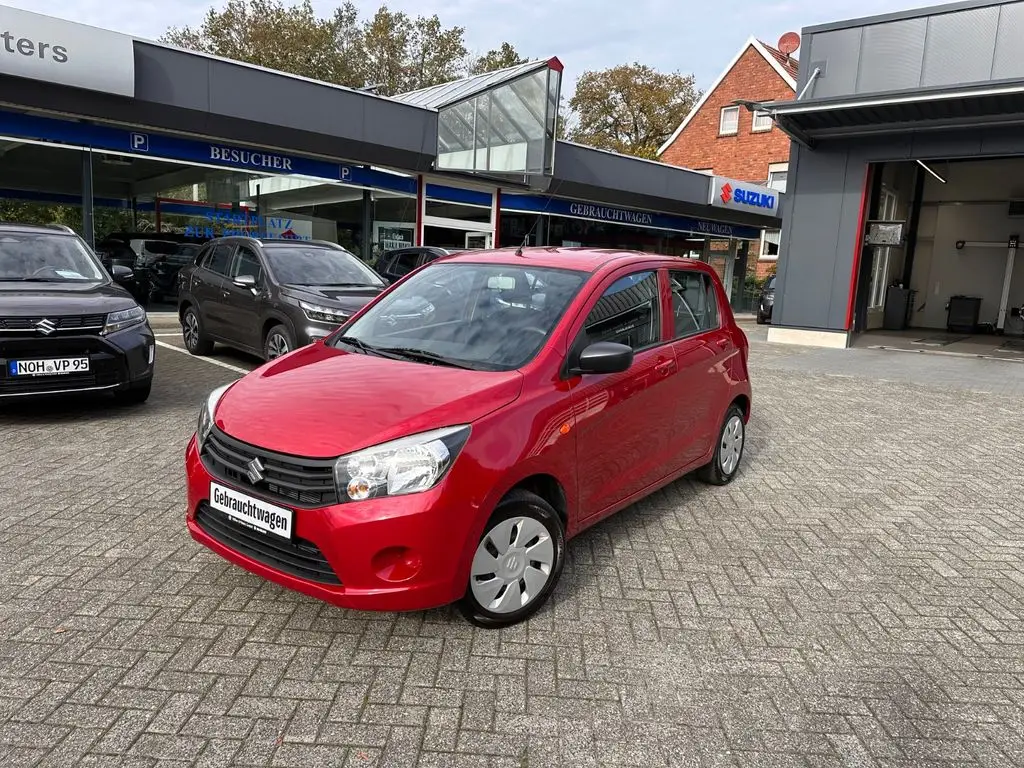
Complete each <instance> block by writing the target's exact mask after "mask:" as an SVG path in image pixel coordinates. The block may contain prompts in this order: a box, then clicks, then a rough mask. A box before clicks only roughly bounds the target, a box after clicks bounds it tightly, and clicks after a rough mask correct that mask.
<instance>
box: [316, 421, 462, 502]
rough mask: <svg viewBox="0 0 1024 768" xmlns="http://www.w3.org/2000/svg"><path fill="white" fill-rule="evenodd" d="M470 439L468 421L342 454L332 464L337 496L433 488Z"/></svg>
mask: <svg viewBox="0 0 1024 768" xmlns="http://www.w3.org/2000/svg"><path fill="white" fill-rule="evenodd" d="M468 439H469V425H463V426H458V427H447V428H445V429H435V430H433V431H431V432H423V433H421V434H418V435H411V436H410V437H403V438H401V439H399V440H393V441H392V442H389V443H382V444H381V445H376V446H374V447H372V448H366V449H364V450H362V451H356V452H355V453H350V454H348V455H347V456H342V457H341V458H340V459H338V460H337V461H336V462H335V464H334V482H335V483H336V484H337V486H338V496H339V497H340V498H341V499H342V500H345V499H350V500H352V501H363V500H365V499H376V498H379V497H381V496H402V495H405V494H409V493H419V492H420V491H426V490H429V489H430V488H433V487H434V486H435V485H437V484H438V483H439V482H441V479H442V478H443V477H444V476H445V474H446V473H447V472H448V470H449V469H451V466H452V464H454V463H455V459H456V457H457V456H458V455H459V452H460V451H461V450H462V448H463V446H464V445H465V444H466V440H468Z"/></svg>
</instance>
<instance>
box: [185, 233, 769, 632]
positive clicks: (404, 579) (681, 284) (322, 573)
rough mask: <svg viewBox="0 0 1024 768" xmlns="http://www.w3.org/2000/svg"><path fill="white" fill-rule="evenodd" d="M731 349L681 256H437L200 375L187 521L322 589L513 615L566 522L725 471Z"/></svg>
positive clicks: (351, 596)
mask: <svg viewBox="0 0 1024 768" xmlns="http://www.w3.org/2000/svg"><path fill="white" fill-rule="evenodd" d="M748 349H749V348H748V345H747V338H746V336H745V335H744V333H743V331H741V330H740V329H739V328H738V327H737V325H736V323H735V321H734V319H733V316H732V312H731V310H730V308H729V304H728V301H727V300H726V296H725V293H724V291H723V290H722V285H721V283H720V282H719V280H718V278H717V276H716V275H715V273H714V272H713V271H712V270H711V269H710V268H708V267H707V266H706V265H705V264H702V263H699V262H696V261H689V260H681V259H676V258H669V257H662V256H657V255H652V254H647V253H635V252H624V251H610V250H588V249H565V248H533V249H521V250H517V251H513V250H497V251H476V252H470V253H465V254H461V255H456V256H450V257H446V258H441V259H439V260H437V261H434V262H432V263H431V264H429V265H427V266H425V267H421V268H420V269H418V270H417V271H415V272H412V273H410V274H409V275H408V276H406V277H405V278H403V279H402V280H401V281H399V282H397V283H395V284H394V285H393V286H391V287H390V288H389V289H388V290H387V291H385V292H384V293H383V294H381V295H380V296H379V297H378V298H377V299H375V300H374V301H373V302H371V303H370V304H368V305H367V306H366V307H365V308H364V309H363V310H361V311H360V312H359V313H358V314H356V315H354V316H353V317H352V318H351V319H350V320H349V321H348V322H347V323H346V324H345V325H344V326H342V327H341V328H339V329H338V331H336V332H335V333H334V334H333V335H331V336H329V337H328V338H326V339H324V340H322V341H319V342H317V343H315V344H312V345H309V346H306V347H303V348H301V349H297V350H295V351H293V352H291V353H290V354H287V355H285V356H283V357H280V358H278V359H276V360H274V361H272V362H269V363H267V364H265V365H263V366H262V367H260V368H258V369H256V370H255V371H253V372H252V373H250V374H248V375H246V376H244V377H243V378H241V379H240V380H238V381H236V382H235V383H233V384H231V385H228V386H226V387H221V388H219V389H217V390H215V391H214V392H213V393H211V395H210V396H209V398H208V399H207V401H206V402H205V403H204V405H203V407H202V409H201V412H200V415H199V424H198V429H197V432H196V435H195V436H194V437H193V438H192V440H191V441H190V442H189V445H188V449H187V452H186V456H185V462H186V470H187V474H188V511H187V523H188V528H189V531H190V532H191V534H192V536H193V537H194V538H195V539H196V540H197V541H199V542H200V543H202V544H204V545H206V546H207V547H209V548H210V549H212V550H213V551H214V552H216V553H217V554H219V555H221V556H222V557H224V558H226V559H228V560H230V561H232V562H234V563H236V564H238V565H240V566H242V567H243V568H246V569H248V570H250V571H252V572H253V573H256V574H258V575H260V576H263V577H264V578H267V579H270V580H272V581H274V582H277V583H278V584H281V585H283V586H285V587H289V588H291V589H295V590H298V591H300V592H304V593H306V594H307V595H312V596H313V597H317V598H320V599H323V600H327V601H329V602H331V603H335V604H337V605H340V606H345V607H349V608H356V609H364V610H382V611H402V610H419V609H426V608H431V607H436V606H441V605H446V604H449V603H452V602H455V601H458V602H459V605H460V607H461V609H462V611H463V613H464V614H465V615H466V617H467V618H468V619H469V620H470V621H473V622H474V623H476V624H478V625H481V626H488V627H498V626H505V625H508V624H513V623H515V622H518V621H521V620H522V619H524V618H526V617H527V616H529V615H531V614H532V613H533V612H535V611H536V610H537V609H538V608H540V607H541V605H543V604H544V602H545V601H546V600H547V598H548V597H549V595H550V594H551V592H552V590H553V589H554V587H555V583H556V581H557V580H558V577H559V575H560V573H561V570H562V564H563V562H564V558H565V542H566V540H567V539H568V538H570V537H571V536H573V535H575V534H577V533H579V532H580V531H582V530H584V529H585V528H587V527H589V526H591V525H593V524H594V523H596V522H598V521H600V520H601V519H603V518H605V517H607V516H608V515H611V514H612V513H614V512H616V511H618V510H620V509H622V508H623V507H626V506H627V505H629V504H631V503H633V502H635V501H637V500H639V499H641V498H643V497H644V496H646V495H648V494H650V493H652V492H653V491H655V490H656V489H658V488H659V487H661V486H664V485H666V484H667V483H670V482H671V481H673V480H675V479H676V478H678V477H680V476H682V475H684V474H686V473H688V472H690V471H692V470H698V471H699V475H700V477H701V478H702V479H704V480H705V481H707V482H710V483H713V484H718V485H723V484H725V483H728V482H730V481H731V480H732V479H733V478H734V477H735V476H736V472H737V469H738V468H739V465H740V460H741V458H742V456H743V445H744V437H745V427H746V423H747V420H748V418H749V416H750V397H751V391H750V382H749V378H748V375H747V356H748Z"/></svg>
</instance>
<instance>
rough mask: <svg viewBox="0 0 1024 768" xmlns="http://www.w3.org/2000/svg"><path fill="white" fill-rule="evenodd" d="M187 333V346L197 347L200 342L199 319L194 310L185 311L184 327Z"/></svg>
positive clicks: (184, 331) (185, 333)
mask: <svg viewBox="0 0 1024 768" xmlns="http://www.w3.org/2000/svg"><path fill="white" fill-rule="evenodd" d="M182 332H183V333H184V335H185V346H186V347H188V348H189V349H195V348H196V346H197V345H198V344H199V320H197V319H196V316H195V314H194V313H192V312H186V313H185V326H184V327H183V328H182Z"/></svg>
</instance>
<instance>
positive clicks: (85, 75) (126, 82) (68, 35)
mask: <svg viewBox="0 0 1024 768" xmlns="http://www.w3.org/2000/svg"><path fill="white" fill-rule="evenodd" d="M0 75H11V76H13V77H24V78H28V79H30V80H42V81H44V82H48V83H56V84H58V85H70V86H72V87H74V88H85V89H87V90H91V91H103V92H104V93H114V94H117V95H118V96H129V97H134V96H135V43H134V40H133V39H132V38H131V37H129V36H127V35H122V34H118V33H117V32H110V31H108V30H105V29H97V28H96V27H88V26H86V25H84V24H75V23H74V22H71V21H64V20H63V19H55V18H53V17H52V16H43V15H42V14H39V13H31V12H30V11H22V10H18V9H17V8H8V7H7V6H5V5H0Z"/></svg>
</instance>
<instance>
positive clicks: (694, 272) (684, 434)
mask: <svg viewBox="0 0 1024 768" xmlns="http://www.w3.org/2000/svg"><path fill="white" fill-rule="evenodd" d="M668 282H669V298H670V301H671V309H672V311H671V319H672V328H671V333H672V339H673V340H672V347H673V349H674V350H675V355H676V362H677V364H678V365H679V374H678V375H677V376H676V377H675V379H674V381H673V385H674V388H675V392H674V393H673V397H672V401H673V407H672V408H671V410H670V411H669V413H671V416H672V418H673V419H674V420H675V423H676V429H675V430H674V433H673V440H674V441H675V444H676V452H677V454H676V455H677V456H678V467H679V468H680V469H682V468H683V467H684V466H692V465H693V463H694V462H696V461H698V460H699V459H701V458H702V457H704V456H706V455H707V453H708V452H709V451H710V450H711V445H712V442H713V441H714V440H716V439H717V438H718V431H719V428H720V427H721V420H722V417H723V416H724V414H725V406H726V404H727V403H726V398H727V397H728V394H729V382H728V379H727V376H726V371H725V368H724V364H725V360H726V358H727V356H728V354H729V352H730V350H731V349H734V345H733V342H732V339H731V337H730V336H729V334H728V333H727V332H726V331H725V330H724V329H723V328H722V323H721V317H720V313H719V311H718V300H717V292H716V290H715V284H714V281H713V280H712V278H711V276H710V275H708V274H707V273H706V272H703V271H701V270H698V269H674V270H669V272H668Z"/></svg>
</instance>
